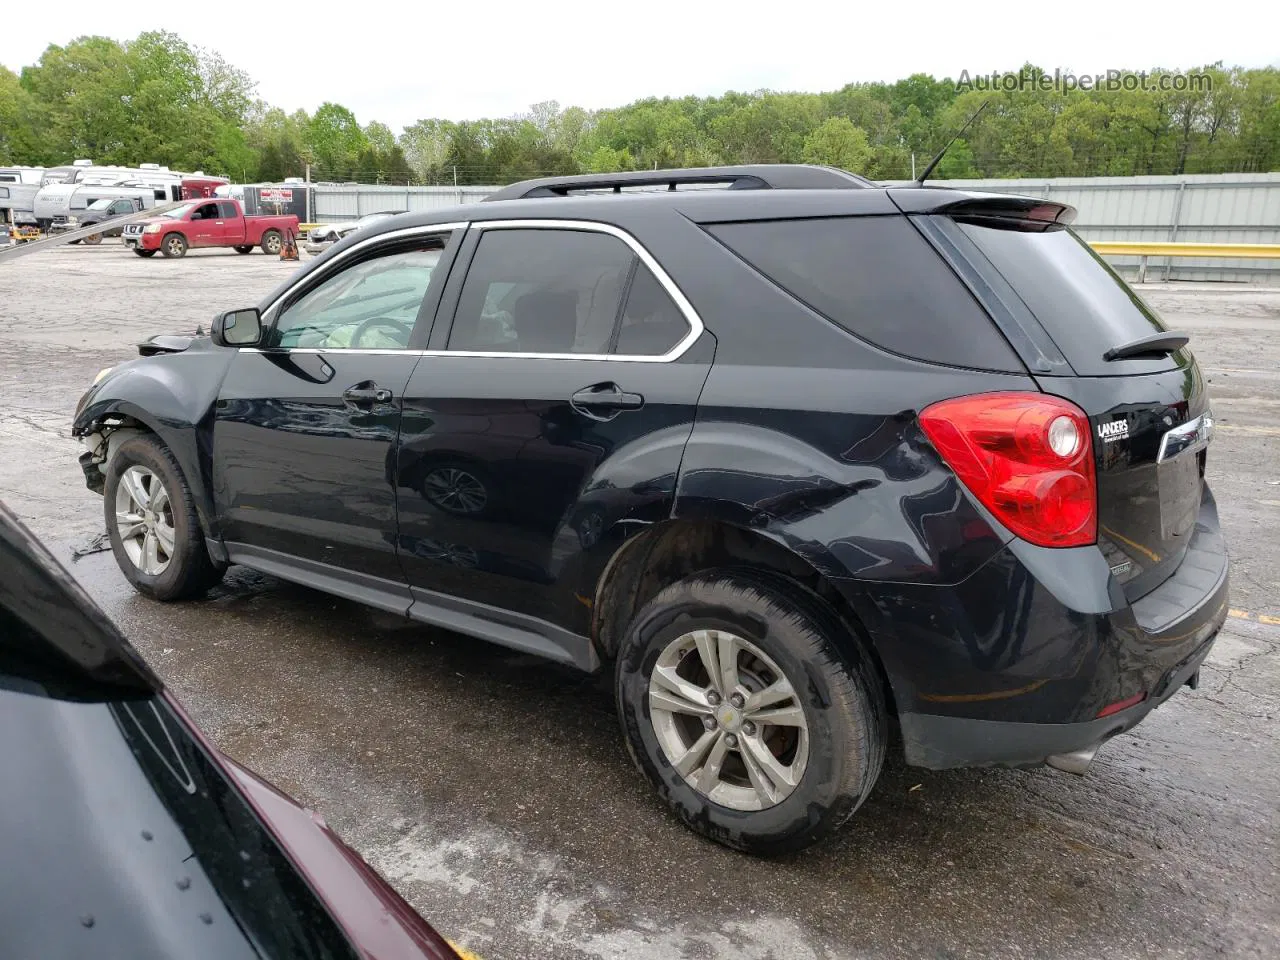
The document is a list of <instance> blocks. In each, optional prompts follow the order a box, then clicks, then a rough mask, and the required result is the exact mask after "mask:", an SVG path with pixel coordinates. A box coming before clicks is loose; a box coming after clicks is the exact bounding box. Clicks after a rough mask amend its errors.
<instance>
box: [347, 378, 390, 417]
mask: <svg viewBox="0 0 1280 960" xmlns="http://www.w3.org/2000/svg"><path fill="white" fill-rule="evenodd" d="M391 397H392V395H391V391H390V390H388V389H386V388H385V387H380V386H378V385H377V384H376V383H374V382H373V381H372V380H362V381H360V382H359V383H357V384H355V385H353V386H350V387H347V389H345V390H343V391H342V400H343V402H344V403H347V404H349V405H350V406H353V407H359V408H360V409H362V410H369V409H372V408H373V406H374V404H378V403H390V402H391Z"/></svg>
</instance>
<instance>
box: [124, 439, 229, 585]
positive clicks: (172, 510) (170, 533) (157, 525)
mask: <svg viewBox="0 0 1280 960" xmlns="http://www.w3.org/2000/svg"><path fill="white" fill-rule="evenodd" d="M148 478H149V479H148ZM157 484H159V486H158V487H157ZM138 485H140V488H141V491H142V492H143V493H145V494H146V497H145V498H143V499H145V501H146V507H144V508H143V509H139V502H140V500H139V496H138V494H137V491H138V489H139V486H138ZM162 497H163V500H162V499H161V498H162ZM148 508H149V510H148ZM149 512H150V514H151V516H152V517H153V518H154V519H152V520H151V521H150V522H149V521H148V513H149ZM103 513H104V515H105V518H106V522H107V534H108V536H109V538H110V540H111V551H112V553H114V554H115V557H116V563H118V564H119V565H120V570H121V572H122V573H123V574H124V576H125V579H126V580H128V581H129V582H130V583H132V584H133V586H134V588H135V589H137V591H138V592H139V593H141V594H143V595H145V596H148V597H150V598H151V599H153V600H162V601H168V600H185V599H188V598H191V597H197V596H200V595H201V594H203V593H204V592H205V591H206V590H208V589H209V588H210V587H212V586H213V585H214V584H215V583H217V582H218V581H219V580H221V579H222V574H223V573H224V572H225V568H224V567H219V566H218V565H216V564H215V563H214V562H213V560H212V559H210V557H209V551H208V549H207V548H206V547H205V542H204V533H203V531H202V530H201V529H200V520H199V517H197V515H196V508H195V501H194V499H193V497H192V495H191V488H190V487H189V486H188V485H187V481H186V479H185V478H184V477H183V476H182V470H181V469H180V468H179V467H178V462H177V460H175V459H174V457H173V454H172V453H170V452H169V449H168V448H167V447H166V446H165V445H164V444H163V443H161V442H160V441H159V439H157V438H156V437H155V436H153V435H151V434H144V435H141V436H136V437H132V438H130V439H128V440H126V441H125V442H124V443H122V444H121V445H120V448H119V449H118V450H117V451H116V454H115V456H114V457H112V458H111V462H110V463H109V464H107V473H106V485H105V489H104V491H103ZM134 517H136V518H137V519H136V520H132V521H131V522H127V521H126V518H134ZM140 528H141V529H140ZM133 531H138V533H137V535H135V536H128V534H130V533H132V532H133ZM153 542H154V554H149V553H148V550H149V544H151V543H153ZM169 544H171V546H172V552H170V549H169ZM152 557H153V558H154V560H155V561H156V562H155V564H152V563H150V562H149V559H150V558H152ZM149 567H155V569H148V568H149Z"/></svg>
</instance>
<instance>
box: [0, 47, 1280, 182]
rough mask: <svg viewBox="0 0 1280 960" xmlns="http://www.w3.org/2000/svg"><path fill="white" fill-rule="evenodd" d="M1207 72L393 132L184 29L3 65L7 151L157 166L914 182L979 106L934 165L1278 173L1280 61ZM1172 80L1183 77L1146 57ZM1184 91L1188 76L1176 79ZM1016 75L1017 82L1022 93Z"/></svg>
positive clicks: (251, 175)
mask: <svg viewBox="0 0 1280 960" xmlns="http://www.w3.org/2000/svg"><path fill="white" fill-rule="evenodd" d="M1188 73H1190V74H1192V75H1194V77H1196V78H1199V79H1198V80H1197V82H1195V83H1192V84H1187V83H1183V84H1173V83H1164V84H1162V83H1159V82H1151V83H1149V84H1147V87H1148V88H1147V89H1116V90H1106V89H1091V90H1082V89H1075V90H1063V89H1061V88H1059V87H1056V86H1054V85H1053V84H1050V83H1048V82H1047V81H1046V82H1044V83H1036V82H1035V81H1036V79H1037V78H1039V77H1041V76H1047V75H1046V74H1045V73H1044V71H1042V70H1040V69H1039V68H1037V67H1035V66H1033V65H1030V64H1028V65H1025V66H1023V67H1022V68H1021V69H1020V70H1018V71H1017V72H1016V73H1011V74H1007V75H1004V76H1005V77H1006V78H1008V79H1011V78H1013V77H1019V78H1021V80H1020V82H1019V83H1016V84H1015V83H1012V82H1008V83H1001V82H999V79H998V78H997V80H996V82H988V83H986V84H984V85H983V86H985V87H986V89H978V88H976V87H975V85H974V84H973V83H964V82H960V83H957V82H956V81H954V80H952V79H950V78H943V79H936V78H934V77H932V76H930V75H927V74H913V75H912V76H910V77H907V78H906V79H903V80H899V81H897V82H896V83H851V84H848V85H846V86H844V87H842V88H841V89H839V90H834V91H829V92H822V93H802V92H774V91H767V90H762V91H756V92H752V93H736V92H730V93H726V94H724V95H722V96H714V97H697V96H687V97H681V98H662V99H656V98H653V99H646V100H639V101H636V102H635V103H631V104H627V105H626V106H621V107H614V108H608V109H602V110H585V109H583V108H581V107H572V106H571V107H567V108H561V107H560V105H559V104H558V103H555V102H547V103H539V104H535V105H533V106H532V107H531V108H530V110H529V111H528V112H527V113H524V114H520V115H517V116H513V117H505V118H498V119H479V120H467V121H453V120H443V119H423V120H419V121H418V122H416V123H414V124H412V125H411V126H409V127H406V128H405V129H404V130H403V131H401V132H400V133H399V134H398V135H397V134H396V133H395V132H393V131H392V130H391V128H390V127H388V126H387V125H386V124H383V123H379V122H377V121H372V122H368V123H365V124H361V123H360V122H359V121H358V120H357V118H356V116H355V114H354V113H352V111H351V110H349V109H347V108H346V107H344V106H342V105H340V104H336V103H324V104H321V105H320V106H319V107H318V108H317V109H316V110H315V111H314V112H313V113H308V112H307V111H305V110H298V111H296V112H294V113H286V112H285V111H283V110H280V109H278V108H273V107H271V106H269V105H268V104H266V103H264V102H262V100H260V99H259V98H258V97H257V95H256V86H255V84H254V82H253V80H252V78H251V77H250V76H249V74H248V73H246V72H245V71H244V70H241V69H239V68H238V67H235V66H233V65H231V64H229V63H227V62H226V61H225V60H224V59H223V58H222V57H221V56H220V55H219V54H217V53H216V52H214V51H209V50H204V49H200V48H197V47H193V46H191V45H189V44H188V43H186V42H185V41H183V40H182V39H181V38H180V37H178V36H176V35H174V34H171V33H143V34H141V35H140V36H138V37H137V38H136V39H134V40H131V41H127V42H124V43H120V42H117V41H115V40H110V39H107V38H104V37H84V38H81V39H78V40H75V41H73V42H71V43H69V44H67V45H66V46H65V47H59V46H50V47H49V48H48V49H47V50H46V51H45V52H44V54H43V55H42V56H41V58H40V60H39V62H37V63H36V64H34V65H31V66H28V67H24V68H23V69H22V71H21V73H20V74H14V73H13V72H12V71H10V70H7V69H6V68H4V67H0V164H33V165H46V166H48V165H56V164H62V163H68V162H70V161H71V160H73V159H77V158H89V159H92V160H94V161H96V162H98V163H111V164H136V163H139V162H147V161H150V162H157V163H162V164H166V165H168V166H170V167H172V168H174V169H184V170H197V169H199V170H204V171H205V172H206V173H218V174H223V175H226V176H229V177H231V178H232V179H233V180H235V181H237V182H246V183H247V182H278V181H280V180H283V179H284V178H285V177H295V176H303V175H304V174H305V173H306V171H307V169H308V167H309V168H310V173H311V178H312V179H313V180H318V181H326V180H327V181H338V182H345V181H353V180H354V181H360V182H366V183H398V184H404V183H428V184H450V183H458V184H501V183H510V182H512V181H515V180H519V179H523V178H527V177H534V176H550V175H556V174H570V173H582V172H609V171H615V170H635V169H652V168H654V167H680V166H686V167H700V166H711V165H716V164H732V163H799V162H805V163H822V164H830V165H832V166H837V167H842V168H844V169H847V170H852V171H855V172H858V173H862V174H865V175H867V176H869V177H873V178H876V179H907V178H910V177H911V176H912V175H913V173H914V172H915V171H918V170H919V169H922V168H923V167H924V165H925V164H926V163H927V162H928V160H929V158H930V157H931V156H932V155H933V154H934V153H935V152H936V151H937V150H938V149H940V148H941V147H942V145H943V144H945V143H946V142H947V140H948V139H950V138H951V137H952V136H953V135H954V134H955V132H956V131H957V130H959V129H960V128H961V127H962V126H963V124H964V122H965V120H966V119H967V118H968V117H970V116H971V115H972V114H973V113H974V112H975V111H976V110H977V109H978V108H979V106H981V104H982V103H983V102H986V101H989V105H988V108H987V109H986V111H985V112H984V114H983V116H982V117H981V118H980V119H979V120H978V122H977V123H975V124H974V126H973V127H971V128H970V129H969V130H968V131H967V132H966V133H965V135H964V137H962V138H961V139H958V140H957V141H956V142H955V143H954V144H953V146H952V147H951V149H950V150H949V151H948V153H947V156H946V157H945V159H944V160H943V162H942V164H941V165H940V167H939V168H938V171H937V173H936V174H935V176H937V177H939V178H961V177H1059V176H1131V175H1137V174H1184V173H1185V174H1194V173H1227V172H1253V171H1271V170H1280V70H1277V69H1276V68H1274V67H1266V68H1259V69H1244V68H1241V67H1226V66H1223V65H1222V64H1221V63H1216V64H1210V65H1207V66H1203V67H1199V68H1197V69H1196V70H1194V71H1188ZM1147 76H1148V77H1150V78H1153V80H1154V81H1158V80H1159V78H1160V77H1162V76H1166V77H1172V76H1174V74H1173V73H1172V72H1171V71H1160V70H1155V71H1147ZM1178 86H1181V87H1182V89H1176V88H1177V87H1178ZM1014 87H1016V89H1010V88H1014Z"/></svg>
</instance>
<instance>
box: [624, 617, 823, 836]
mask: <svg viewBox="0 0 1280 960" xmlns="http://www.w3.org/2000/svg"><path fill="white" fill-rule="evenodd" d="M649 717H650V722H651V723H652V724H653V731H654V734H655V735H656V736H657V738H658V744H659V746H661V748H662V752H663V753H664V754H665V755H666V758H667V760H669V761H670V762H671V765H672V766H673V767H675V769H676V771H677V772H678V773H679V774H680V775H681V776H682V777H684V780H685V783H687V784H689V786H691V787H692V788H693V789H694V790H696V791H697V792H698V793H700V794H702V795H703V796H704V797H706V798H707V799H708V800H710V801H711V802H712V803H717V804H719V805H721V806H723V807H729V808H730V809H732V810H744V811H750V810H765V809H767V808H769V807H772V806H776V805H777V804H779V803H781V802H782V801H783V800H785V799H786V798H787V797H789V796H790V795H791V794H792V793H793V792H794V791H795V789H796V787H797V786H799V785H800V781H801V779H803V777H804V771H805V767H806V766H807V765H808V762H809V724H808V720H807V719H806V717H805V713H804V706H803V704H802V703H801V702H800V698H799V696H798V695H797V693H796V691H795V688H794V687H793V686H792V685H791V682H790V681H789V680H788V679H787V676H786V674H784V673H783V672H782V669H781V668H780V667H779V666H778V665H777V664H776V663H775V662H774V661H773V660H772V659H771V658H770V657H769V655H768V654H766V653H765V652H764V651H763V650H761V649H760V648H759V647H758V646H756V645H755V644H754V643H752V642H751V641H750V640H745V639H743V638H742V637H739V636H737V635H736V634H733V633H730V632H728V631H725V630H694V631H691V632H690V633H686V634H684V635H682V636H679V637H677V638H676V639H675V640H672V641H671V642H670V643H669V644H667V646H666V647H665V648H664V649H663V651H662V653H661V654H660V655H659V657H658V660H657V662H656V663H655V664H654V667H653V673H652V674H651V675H650V677H649Z"/></svg>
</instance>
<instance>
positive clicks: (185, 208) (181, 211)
mask: <svg viewBox="0 0 1280 960" xmlns="http://www.w3.org/2000/svg"><path fill="white" fill-rule="evenodd" d="M194 206H195V204H194V203H184V204H183V205H182V206H180V207H174V208H173V209H172V210H168V211H166V212H165V213H162V214H160V216H162V217H169V218H170V219H171V220H181V219H182V218H183V217H185V216H186V215H187V214H188V213H190V212H191V208H192V207H194Z"/></svg>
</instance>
